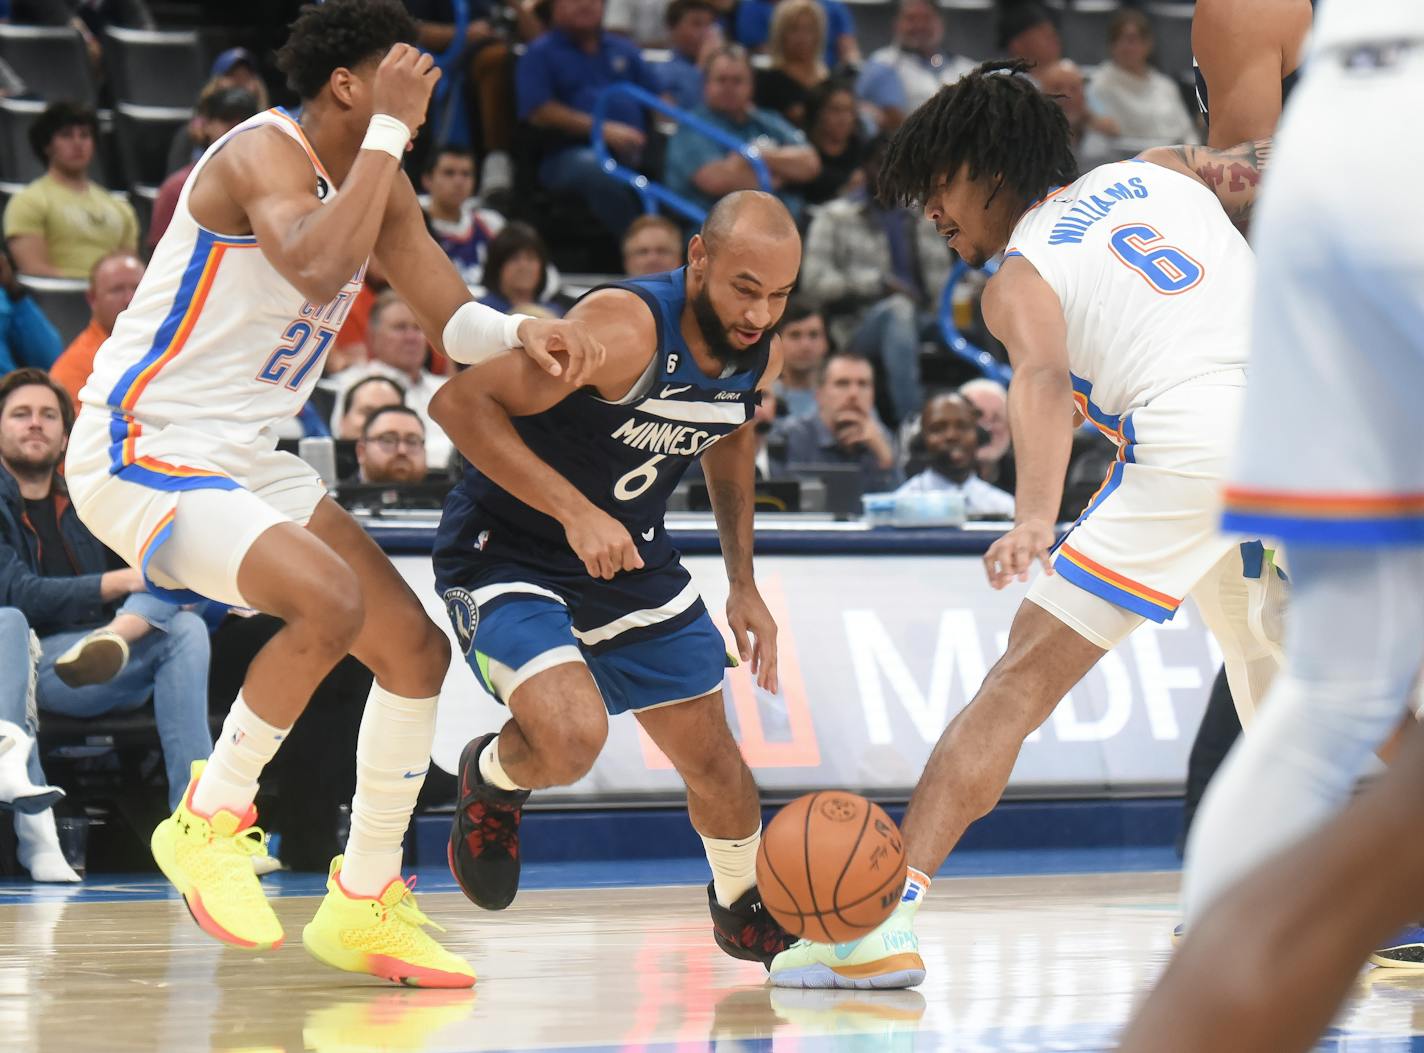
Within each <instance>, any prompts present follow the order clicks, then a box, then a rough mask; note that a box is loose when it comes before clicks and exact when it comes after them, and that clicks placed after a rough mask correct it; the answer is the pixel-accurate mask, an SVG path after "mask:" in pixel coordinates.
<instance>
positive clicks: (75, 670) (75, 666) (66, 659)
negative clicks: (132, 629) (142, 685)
mask: <svg viewBox="0 0 1424 1053" xmlns="http://www.w3.org/2000/svg"><path fill="white" fill-rule="evenodd" d="M128 664H129V645H128V641H126V640H125V639H124V638H123V637H122V636H120V635H119V634H118V633H116V632H114V631H113V630H112V629H95V630H94V631H93V632H92V633H89V634H88V635H87V636H85V637H83V638H82V639H80V640H77V641H75V643H74V645H73V646H72V647H70V648H69V650H67V651H65V652H64V654H62V655H60V656H59V657H58V658H57V659H55V663H54V673H55V675H56V676H57V677H59V678H60V679H61V680H63V681H64V682H65V683H66V684H68V685H69V686H70V687H88V686H89V685H91V684H107V683H108V682H109V681H110V680H112V679H114V677H116V676H118V675H119V674H120V673H121V672H123V669H124V666H126V665H128Z"/></svg>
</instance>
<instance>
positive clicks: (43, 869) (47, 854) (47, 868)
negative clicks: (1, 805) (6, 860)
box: [15, 808, 84, 884]
mask: <svg viewBox="0 0 1424 1053" xmlns="http://www.w3.org/2000/svg"><path fill="white" fill-rule="evenodd" d="M15 836H16V838H17V839H18V840H19V842H20V851H19V856H20V865H21V866H22V867H24V868H25V869H26V870H28V871H29V872H30V880H32V881H51V882H67V883H70V884H72V883H74V882H76V881H82V880H84V879H83V878H81V877H80V876H79V875H78V874H76V873H75V872H74V868H73V867H71V866H70V865H69V861H68V860H67V859H65V858H64V851H63V850H62V849H61V848H60V847H59V827H58V825H57V824H56V823H55V821H54V811H53V810H52V809H49V808H46V809H45V810H44V811H43V812H39V813H38V814H36V815H20V814H17V815H16V816H15Z"/></svg>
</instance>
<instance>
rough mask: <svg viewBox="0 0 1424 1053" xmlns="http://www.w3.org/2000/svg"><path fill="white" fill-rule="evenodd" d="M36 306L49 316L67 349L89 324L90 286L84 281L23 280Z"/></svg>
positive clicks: (35, 278) (25, 278)
mask: <svg viewBox="0 0 1424 1053" xmlns="http://www.w3.org/2000/svg"><path fill="white" fill-rule="evenodd" d="M20 281H21V282H22V283H23V284H24V286H25V288H27V289H29V290H30V295H31V296H33V297H34V298H35V303H36V304H38V305H39V308H40V310H42V311H43V312H44V313H45V317H47V318H48V319H49V320H50V321H51V322H53V323H54V327H55V328H56V329H58V330H59V336H60V339H61V340H63V341H64V342H65V344H66V345H67V344H68V343H69V342H70V341H71V340H73V339H74V338H75V337H76V336H78V335H79V334H80V333H81V332H82V331H83V330H84V327H85V326H86V325H88V324H89V301H88V300H87V299H85V293H86V292H87V291H88V288H89V283H88V282H86V281H84V280H83V279H81V278H37V277H34V276H33V275H24V276H23V277H21V278H20Z"/></svg>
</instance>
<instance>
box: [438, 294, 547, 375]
mask: <svg viewBox="0 0 1424 1053" xmlns="http://www.w3.org/2000/svg"><path fill="white" fill-rule="evenodd" d="M527 318H529V315H527V314H504V313H502V312H500V311H496V310H495V309H494V308H493V307H486V306H485V305H484V304H482V303H475V301H473V300H471V301H470V302H469V303H466V304H463V305H462V306H461V307H460V309H459V310H457V311H456V312H455V313H454V314H452V315H451V316H450V320H449V321H448V322H446V323H445V332H444V333H443V334H441V338H442V340H443V341H444V344H445V357H446V358H448V359H450V360H451V361H452V362H459V363H460V364H461V365H466V366H473V365H478V364H479V363H480V362H483V361H484V360H485V359H487V358H492V357H493V356H495V355H497V354H499V353H500V352H501V351H507V350H509V349H510V348H511V347H519V346H521V345H520V341H519V325H520V323H521V322H523V321H525V320H526V319H527Z"/></svg>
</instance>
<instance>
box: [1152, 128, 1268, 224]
mask: <svg viewBox="0 0 1424 1053" xmlns="http://www.w3.org/2000/svg"><path fill="white" fill-rule="evenodd" d="M1270 159H1271V140H1270V139H1254V140H1252V141H1251V142H1245V143H1239V144H1237V145H1236V146H1233V147H1231V148H1229V149H1226V150H1218V149H1215V148H1214V147H1210V146H1157V147H1154V148H1153V149H1151V150H1147V151H1146V152H1144V153H1143V154H1142V160H1144V161H1149V162H1151V163H1152V164H1155V165H1161V166H1162V167H1163V168H1170V169H1172V170H1173V171H1174V172H1181V173H1182V174H1183V175H1187V176H1191V177H1192V178H1193V179H1195V180H1197V182H1199V183H1201V184H1202V185H1204V186H1205V187H1206V188H1207V189H1208V190H1210V191H1211V192H1212V193H1213V194H1215V195H1216V196H1217V198H1218V199H1219V200H1220V201H1221V207H1222V208H1224V209H1225V210H1226V215H1227V216H1228V217H1229V218H1230V220H1231V222H1232V223H1234V224H1236V226H1237V228H1238V229H1239V230H1240V231H1241V232H1242V233H1243V234H1244V233H1245V232H1246V229H1247V227H1248V226H1250V223H1251V211H1252V209H1253V208H1254V207H1255V204H1256V192H1257V189H1258V187H1259V186H1260V184H1261V177H1262V175H1263V174H1264V173H1265V171H1266V165H1267V164H1268V163H1269V161H1270Z"/></svg>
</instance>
